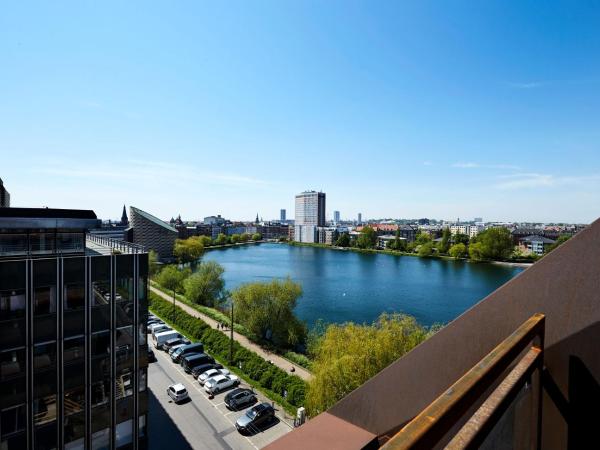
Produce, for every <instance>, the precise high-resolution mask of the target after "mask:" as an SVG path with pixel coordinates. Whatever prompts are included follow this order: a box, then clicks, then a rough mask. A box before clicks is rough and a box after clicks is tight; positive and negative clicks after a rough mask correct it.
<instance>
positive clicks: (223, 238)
mask: <svg viewBox="0 0 600 450" xmlns="http://www.w3.org/2000/svg"><path fill="white" fill-rule="evenodd" d="M227 241H228V239H227V236H226V235H224V234H223V233H219V235H218V236H217V238H216V239H215V244H216V245H225V244H227Z"/></svg>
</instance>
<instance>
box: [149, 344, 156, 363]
mask: <svg viewBox="0 0 600 450" xmlns="http://www.w3.org/2000/svg"><path fill="white" fill-rule="evenodd" d="M154 361H156V355H155V354H154V352H153V351H152V349H151V348H150V347H148V362H154Z"/></svg>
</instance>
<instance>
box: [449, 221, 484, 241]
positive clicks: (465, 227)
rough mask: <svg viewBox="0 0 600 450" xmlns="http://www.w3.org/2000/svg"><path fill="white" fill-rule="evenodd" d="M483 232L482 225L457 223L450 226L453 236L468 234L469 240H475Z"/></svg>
mask: <svg viewBox="0 0 600 450" xmlns="http://www.w3.org/2000/svg"><path fill="white" fill-rule="evenodd" d="M482 231H483V226H481V225H471V224H468V223H455V224H452V225H450V233H452V235H453V236H454V235H457V234H466V235H467V236H469V238H473V237H475V236H477V235H478V234H479V233H480V232H482Z"/></svg>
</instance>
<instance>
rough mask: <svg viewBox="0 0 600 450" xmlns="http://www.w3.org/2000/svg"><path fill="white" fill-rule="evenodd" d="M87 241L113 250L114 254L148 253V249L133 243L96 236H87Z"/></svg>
mask: <svg viewBox="0 0 600 450" xmlns="http://www.w3.org/2000/svg"><path fill="white" fill-rule="evenodd" d="M86 240H87V241H89V242H93V243H95V244H98V245H101V246H103V247H108V248H110V249H112V250H113V253H147V250H146V247H144V246H143V245H140V244H134V243H132V242H127V241H121V240H118V239H111V238H108V237H105V236H98V235H96V234H86Z"/></svg>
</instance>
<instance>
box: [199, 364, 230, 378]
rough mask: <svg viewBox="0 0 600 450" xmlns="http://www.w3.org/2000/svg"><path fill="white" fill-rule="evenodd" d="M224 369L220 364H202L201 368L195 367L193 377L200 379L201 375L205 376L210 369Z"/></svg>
mask: <svg viewBox="0 0 600 450" xmlns="http://www.w3.org/2000/svg"><path fill="white" fill-rule="evenodd" d="M222 368H223V366H222V365H221V364H218V363H206V364H200V365H199V366H197V367H194V368H193V369H192V376H193V377H194V378H198V376H199V375H201V374H203V373H204V372H206V371H207V370H210V369H222Z"/></svg>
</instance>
